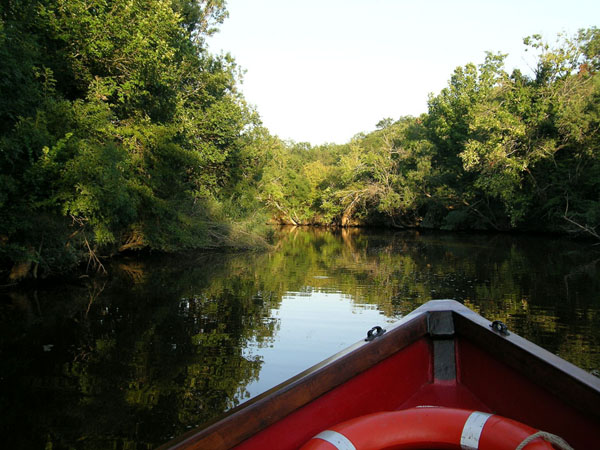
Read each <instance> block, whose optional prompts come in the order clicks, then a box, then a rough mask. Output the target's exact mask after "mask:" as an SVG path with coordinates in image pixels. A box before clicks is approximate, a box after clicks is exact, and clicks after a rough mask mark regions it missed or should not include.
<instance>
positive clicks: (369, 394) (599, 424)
mask: <svg viewBox="0 0 600 450" xmlns="http://www.w3.org/2000/svg"><path fill="white" fill-rule="evenodd" d="M422 406H439V407H447V408H460V409H466V410H476V411H482V412H486V413H493V414H498V415H501V416H504V417H508V418H510V419H513V420H515V421H518V422H521V423H524V424H527V425H529V426H531V427H533V428H535V429H540V430H544V431H548V432H550V433H553V434H556V435H558V436H561V437H563V438H564V439H566V440H567V442H569V443H570V445H571V446H573V447H574V448H576V449H592V448H600V444H599V443H600V379H598V378H597V377H594V376H593V375H590V374H588V373H587V372H585V371H583V370H581V369H579V368H577V367H575V366H573V365H572V364H569V363H568V362H566V361H564V360H562V359H560V358H558V357H557V356H555V355H552V354H550V353H549V352H547V351H545V350H543V349H541V348H540V347H538V346H536V345H534V344H532V343H530V342H529V341H527V340H525V339H523V338H521V337H519V336H517V335H515V334H514V333H508V334H506V333H504V332H503V330H502V329H495V328H492V327H491V323H490V322H489V321H487V320H486V319H484V318H482V317H481V316H479V315H477V314H476V313H474V312H473V311H471V310H469V309H468V308H466V307H464V306H463V305H461V304H459V303H457V302H455V301H452V300H435V301H431V302H428V303H426V304H425V305H423V306H421V307H420V308H418V309H417V310H415V311H414V312H413V313H411V314H409V315H408V316H406V317H405V318H403V319H402V320H401V321H399V323H398V324H396V325H395V326H394V327H391V329H389V330H388V331H387V332H386V333H383V334H382V335H380V336H379V337H376V338H375V339H373V340H372V341H370V342H364V341H361V342H358V343H356V344H355V345H353V346H351V347H350V348H348V349H346V350H345V351H343V352H340V353H339V354H337V355H335V356H333V357H332V358H329V359H328V360H326V361H323V362H322V363H320V364H318V365H316V366H314V367H313V368H311V369H309V370H307V371H306V372H303V373H301V374H299V375H297V376H296V377H294V378H292V379H291V380H288V381H287V382H285V383H283V384H281V385H280V386H278V387H276V388H274V389H272V390H271V391H269V392H267V393H265V394H263V395H261V396H259V397H258V398H256V399H253V400H251V401H249V402H247V403H245V404H243V405H241V406H240V407H238V408H236V409H234V410H233V411H231V412H230V413H229V414H228V415H227V416H226V417H224V418H223V419H221V420H219V421H217V422H215V423H213V424H212V425H209V426H207V427H205V428H202V429H199V430H194V431H192V432H190V433H188V434H186V435H185V436H182V437H180V438H178V439H176V440H174V441H172V442H170V443H168V444H166V445H165V446H163V447H161V448H164V449H167V448H171V449H183V448H193V449H221V448H222V449H225V448H234V447H235V448H239V449H246V450H251V449H259V448H260V449H264V448H277V449H297V448H299V447H300V446H302V445H303V444H304V443H306V442H307V441H309V440H310V439H311V438H312V437H313V436H315V435H316V434H318V433H320V432H321V431H323V430H326V429H328V428H330V427H332V426H334V425H336V424H339V423H341V422H344V421H347V420H349V419H352V418H356V417H360V416H364V415H367V414H373V413H378V412H382V411H401V410H407V409H409V408H414V407H422Z"/></svg>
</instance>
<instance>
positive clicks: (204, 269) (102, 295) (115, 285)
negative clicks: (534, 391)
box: [0, 230, 600, 449]
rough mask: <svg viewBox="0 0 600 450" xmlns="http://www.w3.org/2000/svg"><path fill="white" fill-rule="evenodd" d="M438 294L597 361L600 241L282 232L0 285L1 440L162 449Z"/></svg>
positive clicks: (33, 445) (556, 349) (1, 444)
mask: <svg viewBox="0 0 600 450" xmlns="http://www.w3.org/2000/svg"><path fill="white" fill-rule="evenodd" d="M432 298H454V299H457V300H459V301H461V302H463V303H465V304H466V305H468V306H469V307H471V308H472V309H475V310H477V311H479V312H480V313H481V314H482V315H483V316H485V317H487V318H489V319H500V320H503V321H504V322H505V323H507V324H508V326H509V328H510V329H512V330H513V331H514V332H516V333H518V334H521V335H522V336H524V337H526V338H528V339H530V340H532V341H534V342H536V343H537V344H539V345H541V346H543V347H545V348H546V349H548V350H550V351H551V352H553V353H555V354H558V355H560V356H561V357H563V358H565V359H567V360H569V361H571V362H573V363H575V364H577V365H579V366H580V367H582V368H584V369H586V370H588V371H592V372H597V371H598V370H600V248H598V246H596V247H594V246H592V245H591V244H589V243H588V244H582V243H574V242H570V241H567V240H563V239H555V238H547V237H544V238H538V237H535V238H534V237H509V236H504V235H475V236H472V235H466V234H464V235H463V234H458V235H457V234H423V235H419V234H416V233H413V232H403V233H372V232H371V233H366V232H358V231H353V232H336V233H332V232H329V231H318V230H317V231H314V230H313V231H307V230H293V231H282V232H281V236H280V240H279V241H278V243H277V246H276V249H275V250H274V251H273V252H270V253H260V254H254V253H252V254H242V255H223V254H212V255H194V256H189V257H186V258H182V257H178V258H164V257H163V258H156V257H154V258H150V259H146V260H144V261H141V262H140V261H136V260H133V259H131V260H120V261H118V262H115V263H114V264H113V266H112V267H110V276H107V277H89V278H82V279H80V280H79V282H78V283H77V284H73V285H69V286H65V285H61V286H56V287H54V288H46V289H45V290H42V289H38V290H29V291H12V292H8V291H0V325H1V327H0V418H1V421H0V427H1V429H0V448H14V449H70V448H73V449H146V448H154V447H156V446H157V445H159V444H161V443H163V442H165V441H167V440H168V439H170V438H171V437H173V436H176V435H179V434H181V433H183V432H185V431H186V430H188V429H189V428H191V427H194V426H197V425H198V424H201V423H204V422H205V421H208V420H211V419H212V418H214V417H216V416H219V415H220V414H221V413H222V412H223V411H226V410H227V409H229V408H231V407H233V406H234V405H236V404H238V403H240V402H242V401H244V399H246V398H250V397H251V396H254V395H256V394H258V393H260V392H262V391H263V390H265V389H268V388H270V387H272V386H274V385H275V384H277V383H279V382H281V381H283V380H285V379H287V378H289V377H290V376H292V375H294V374H296V373H298V372H300V371H301V370H303V369H305V368H307V367H309V366H311V365H312V364H315V363H316V362H318V361H320V360H322V359H324V358H325V357H327V356H329V355H331V354H333V353H335V352H336V351H338V350H341V349H342V348H344V347H346V346H348V345H350V344H352V343H354V342H356V341H358V340H359V339H361V338H362V337H363V335H364V334H365V332H366V331H367V330H368V329H369V328H371V327H372V326H373V325H376V324H385V323H388V322H393V321H394V320H395V319H396V318H399V317H401V316H402V315H404V314H406V313H408V312H409V311H411V310H413V309H414V308H415V307H417V306H418V305H420V304H422V303H424V302H426V301H428V300H430V299H432Z"/></svg>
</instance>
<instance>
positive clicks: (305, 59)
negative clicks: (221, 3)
mask: <svg viewBox="0 0 600 450" xmlns="http://www.w3.org/2000/svg"><path fill="white" fill-rule="evenodd" d="M227 9H228V11H229V18H228V19H226V21H225V23H224V24H223V25H222V26H221V30H220V31H219V32H218V33H217V34H216V35H215V36H214V37H212V38H210V39H209V41H208V42H209V45H210V50H211V51H212V52H214V53H221V52H225V53H227V52H229V53H231V54H232V56H233V57H234V58H235V59H236V61H237V62H238V64H239V65H240V66H241V67H242V68H243V69H244V70H245V71H246V74H245V75H244V82H243V84H242V86H241V89H242V91H243V93H244V96H245V98H246V100H247V101H248V102H249V103H250V104H252V105H254V107H255V108H256V109H257V111H258V113H259V114H260V116H261V118H262V121H263V123H264V125H265V126H266V127H267V128H268V129H269V130H270V132H271V133H272V134H274V135H277V136H279V137H280V138H281V139H284V140H293V141H296V142H309V143H311V144H313V145H318V144H322V143H326V142H332V143H338V144H342V143H345V142H348V141H349V140H350V139H351V138H352V136H354V135H355V134H357V133H360V132H370V131H373V130H374V129H375V124H376V123H377V122H379V120H381V119H383V118H386V117H391V118H393V119H398V118H399V117H401V116H405V115H413V116H417V115H419V114H421V113H423V112H426V111H427V96H428V94H429V93H430V92H433V93H434V94H437V93H439V91H440V90H441V89H442V88H444V87H445V86H446V85H447V82H448V80H449V78H450V76H451V75H452V72H453V71H454V69H455V68H456V67H457V66H463V65H465V64H467V63H469V62H473V63H476V64H479V63H481V62H483V60H484V58H485V52H486V51H488V50H489V51H493V52H498V51H500V52H502V53H508V54H509V58H508V60H507V64H506V68H507V69H508V70H509V71H510V70H512V68H514V67H519V68H521V69H522V70H524V71H526V70H528V69H527V67H528V66H530V65H531V64H532V61H533V59H532V58H531V56H530V54H528V53H526V52H525V47H524V46H523V38H524V37H525V36H529V35H532V34H536V33H539V34H542V35H543V36H544V37H545V39H546V40H548V41H549V42H551V43H554V42H555V41H556V36H557V34H558V33H560V32H563V33H567V34H568V35H573V34H574V33H575V32H576V31H577V30H578V29H580V28H589V27H591V26H600V23H599V22H600V1H598V0H593V1H592V0H590V1H588V0H570V1H567V0H560V1H556V0H539V1H537V0H520V1H516V0H504V1H495V0H494V1H484V0H479V1H476V0H470V1H469V0H452V1H450V0H446V1H442V0H421V1H419V0H412V1H405V0H228V1H227Z"/></svg>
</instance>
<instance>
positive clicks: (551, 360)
mask: <svg viewBox="0 0 600 450" xmlns="http://www.w3.org/2000/svg"><path fill="white" fill-rule="evenodd" d="M453 314H454V323H455V327H456V333H457V335H458V336H464V337H466V338H467V339H468V340H469V341H470V342H473V343H475V344H476V345H477V346H478V347H481V348H483V349H485V351H486V352H487V353H489V354H490V355H491V356H493V357H494V358H495V359H496V360H498V361H500V362H502V363H504V364H506V365H507V366H509V367H511V368H512V369H514V370H515V371H516V372H518V373H520V374H521V375H523V376H525V377H527V378H528V379H530V380H531V381H532V382H534V383H535V384H536V385H538V386H540V387H543V388H544V389H546V390H547V391H549V392H551V393H552V395H553V396H555V397H557V398H559V399H560V400H562V401H563V402H564V403H566V404H568V405H570V406H571V407H573V408H575V409H577V410H580V411H582V412H584V413H586V414H587V415H593V416H594V417H595V418H597V419H600V378H598V377H596V376H594V375H592V374H590V373H588V372H586V371H584V370H582V369H580V368H579V367H577V366H575V365H573V364H571V363H569V362H567V361H565V360H564V359H562V358H559V357H558V356H556V355H554V354H552V353H550V352H549V351H547V350H544V349H543V348H541V347H539V346H538V345H536V344H534V343H532V342H530V341H528V340H527V339H524V338H522V337H520V336H518V335H516V334H514V333H510V334H509V335H507V336H503V335H501V334H499V333H497V332H495V331H493V330H492V329H491V327H490V321H488V320H486V319H484V318H483V317H481V316H480V315H478V314H476V313H474V312H473V311H471V310H469V309H468V308H466V307H464V306H463V305H460V307H457V308H455V309H454V311H453Z"/></svg>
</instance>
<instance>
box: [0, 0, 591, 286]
mask: <svg viewBox="0 0 600 450" xmlns="http://www.w3.org/2000/svg"><path fill="white" fill-rule="evenodd" d="M226 16H227V12H226V9H225V1H224V0H201V1H195V0H167V1H164V0H133V1H132V0H7V1H3V2H2V3H1V4H0V211H1V215H0V279H2V280H3V283H4V284H6V283H11V282H15V281H17V280H20V279H23V278H25V277H40V276H47V275H49V274H53V273H59V272H64V271H66V270H69V269H71V268H73V267H75V266H77V265H79V264H81V263H82V262H83V263H86V262H87V265H88V267H94V268H96V269H99V268H100V269H101V268H102V267H103V266H102V261H103V257H106V256H111V255H114V254H117V253H119V252H124V251H129V250H137V249H153V250H159V251H166V252H176V251H181V250H186V249H198V248H215V247H219V248H220V247H223V246H234V247H248V246H256V245H260V242H261V240H262V239H263V237H264V236H265V235H266V233H267V231H266V228H265V227H264V224H265V223H266V222H267V220H268V219H269V218H270V219H271V220H272V221H274V222H280V223H291V224H296V225H305V224H319V225H334V226H352V225H374V224H378V225H379V224H384V225H389V226H397V227H429V228H444V229H494V230H513V229H519V230H521V229H524V230H544V231H574V232H575V231H576V232H580V233H583V234H587V235H590V236H592V235H593V236H595V237H597V238H598V237H599V236H598V232H597V231H596V229H597V228H596V227H597V226H598V225H599V224H600V151H599V150H598V146H599V138H598V129H599V127H600V111H599V98H600V74H599V73H598V69H599V65H600V32H599V31H598V29H597V28H592V29H589V30H582V31H581V32H580V33H579V34H578V35H577V36H575V37H573V38H571V39H567V38H565V39H563V40H562V41H561V42H560V45H559V46H557V47H556V48H551V47H549V46H548V45H546V44H545V43H544V41H543V40H542V38H541V37H539V36H534V37H532V38H528V39H527V40H526V44H527V46H528V48H529V49H530V50H531V51H533V52H537V53H536V55H537V66H536V67H535V74H534V76H532V77H530V76H526V75H523V74H521V73H520V72H518V71H514V72H513V73H511V74H508V73H507V72H506V71H505V70H504V65H503V62H504V57H503V56H502V55H495V54H489V55H488V56H487V58H486V59H485V61H484V63H482V64H480V65H479V66H476V65H473V64H469V65H467V66H465V67H460V68H458V69H456V71H455V73H454V74H453V75H452V77H451V79H450V81H449V84H448V87H447V88H445V89H444V90H442V92H441V93H439V94H438V95H437V96H432V97H431V98H430V99H429V111H428V113H427V114H424V115H422V116H421V117H418V118H412V117H404V118H401V119H400V120H397V121H394V120H390V119H386V120H383V121H381V122H380V123H379V124H378V129H377V130H376V131H375V132H373V133H370V134H366V135H365V134H362V135H357V136H356V137H355V138H354V139H352V140H351V142H349V143H347V144H345V145H325V146H319V147H310V146H309V145H305V144H295V143H284V142H282V141H281V140H279V139H278V138H277V137H274V136H271V135H270V134H269V132H268V130H266V129H265V128H264V127H262V125H261V123H260V118H259V117H258V115H257V113H256V112H255V111H254V110H253V109H252V108H251V107H249V106H248V105H247V104H246V102H245V101H244V98H243V97H242V96H241V94H240V92H239V91H238V89H237V86H238V83H239V82H240V78H241V71H240V69H239V68H238V67H237V65H236V64H235V61H234V59H233V58H232V57H231V56H229V55H214V54H211V53H210V52H209V51H208V49H207V44H206V39H207V38H208V37H209V36H211V35H212V34H213V33H214V32H215V31H216V27H217V26H218V25H219V24H220V23H222V21H223V20H224V19H225V18H226ZM399 109H401V105H399ZM261 236H262V237H261Z"/></svg>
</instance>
